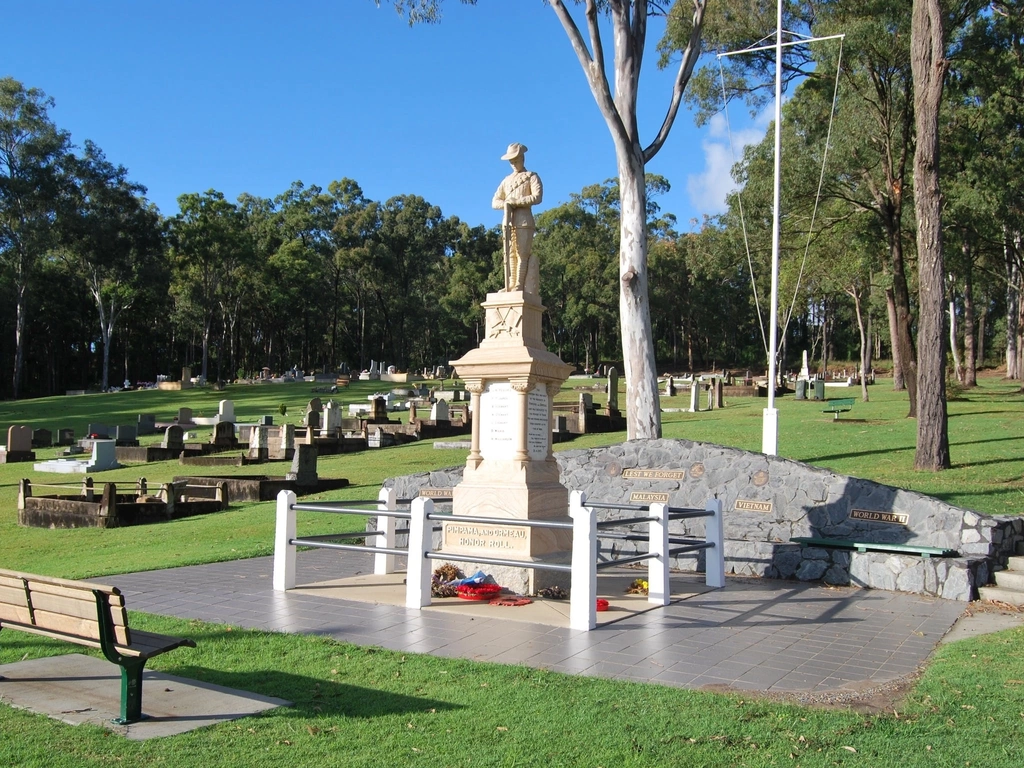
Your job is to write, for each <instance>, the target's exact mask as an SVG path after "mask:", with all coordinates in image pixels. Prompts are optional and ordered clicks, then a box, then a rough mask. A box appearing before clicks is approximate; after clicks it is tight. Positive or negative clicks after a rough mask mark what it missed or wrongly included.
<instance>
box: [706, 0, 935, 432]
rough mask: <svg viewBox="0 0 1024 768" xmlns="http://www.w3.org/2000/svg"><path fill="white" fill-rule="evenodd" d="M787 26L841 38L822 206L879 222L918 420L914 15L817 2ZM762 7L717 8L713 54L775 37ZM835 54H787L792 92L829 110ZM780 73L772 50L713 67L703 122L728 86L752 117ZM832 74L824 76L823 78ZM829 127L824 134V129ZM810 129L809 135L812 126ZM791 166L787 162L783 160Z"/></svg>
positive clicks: (897, 342)
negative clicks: (774, 72) (911, 208)
mask: <svg viewBox="0 0 1024 768" xmlns="http://www.w3.org/2000/svg"><path fill="white" fill-rule="evenodd" d="M784 9H785V10H784V21H783V25H784V26H785V27H786V29H789V30H793V31H796V32H799V33H807V34H813V35H827V34H836V33H844V34H845V35H846V39H845V43H844V56H843V63H842V68H841V70H840V85H839V87H840V91H841V94H842V96H841V98H840V100H839V104H838V108H837V110H836V116H835V125H834V127H833V130H832V149H831V159H830V161H829V164H830V166H831V167H834V168H837V169H839V171H838V172H837V173H835V174H832V173H830V174H828V176H827V177H826V184H825V188H824V190H823V195H824V197H825V198H835V199H837V200H842V201H845V202H846V204H847V205H848V206H849V207H850V208H851V210H852V211H855V212H860V213H862V214H864V215H867V216H870V217H873V218H875V219H877V222H878V225H879V228H880V231H881V232H882V233H883V235H884V239H883V243H884V253H882V252H880V253H879V258H880V259H881V264H882V267H883V269H884V272H885V278H886V283H887V287H886V299H887V305H888V310H889V318H890V323H889V325H890V333H891V337H890V338H891V342H892V354H893V362H894V366H895V371H894V374H895V375H894V385H895V386H896V387H897V388H903V386H904V385H905V386H906V388H907V390H908V395H909V400H910V409H909V415H911V416H913V415H915V414H916V412H917V382H916V376H915V370H916V362H915V361H916V357H915V349H914V341H913V336H912V326H913V316H912V312H911V299H910V288H909V285H910V280H909V277H908V266H907V258H906V254H905V251H906V246H907V245H908V242H909V237H908V226H907V224H906V223H905V221H904V206H905V203H906V202H907V201H908V200H909V199H910V198H909V197H908V195H909V194H910V189H911V178H910V160H911V157H912V154H913V146H914V145H913V132H914V131H913V129H914V116H913V78H912V72H911V65H910V45H909V37H910V20H911V15H910V8H909V7H908V6H907V5H906V4H902V3H895V2H892V1H891V0H860V1H859V2H856V3H853V2H846V1H844V0H815V1H813V2H804V3H796V2H787V3H785V5H784ZM767 10H768V9H767V8H766V7H762V4H756V3H750V2H748V0H725V1H723V2H720V3H717V4H715V5H714V6H713V11H712V13H711V14H709V17H708V22H707V24H706V31H705V39H706V41H707V43H708V45H711V46H714V47H716V48H718V49H720V50H736V49H739V48H743V47H746V46H749V45H751V44H753V43H755V42H757V41H758V40H760V39H762V38H763V37H764V36H765V35H767V34H769V33H771V32H773V31H774V28H775V16H774V14H769V13H767ZM837 51H838V46H837V45H836V44H824V43H818V44H816V45H815V46H814V47H809V46H794V47H791V48H787V49H786V55H785V57H784V59H783V67H784V73H785V81H786V83H787V84H791V83H794V82H801V90H802V91H803V94H802V95H803V98H804V99H806V100H810V99H811V98H812V97H813V98H815V99H816V100H817V102H818V104H819V107H818V112H819V115H821V114H823V115H824V116H826V117H827V115H828V111H827V110H826V111H824V112H823V111H822V105H827V106H828V107H831V101H832V82H831V79H830V76H831V75H832V74H833V73H835V71H836V67H837V64H838V61H837V55H836V54H837ZM773 66H774V52H773V51H772V50H767V51H760V52H755V53H751V54H748V55H745V56H735V57H730V58H729V59H728V60H727V61H726V64H725V67H724V73H723V74H724V77H720V73H719V70H718V68H717V67H714V68H712V67H707V68H705V69H703V70H701V71H700V72H699V73H698V75H697V76H696V78H695V82H694V85H695V88H694V89H693V93H694V97H695V99H694V100H695V101H696V103H697V104H698V106H699V107H700V110H701V111H700V112H699V114H698V120H704V119H707V118H708V117H709V116H710V114H712V113H713V111H715V110H717V109H718V108H719V105H720V104H721V98H722V97H721V91H720V89H719V86H718V83H719V80H720V79H724V81H725V85H726V89H727V91H728V93H729V94H730V98H732V97H739V98H745V99H746V100H747V101H748V103H750V104H751V106H752V107H760V106H762V105H764V104H765V103H766V101H767V99H768V98H770V96H771V94H770V93H769V92H768V90H767V88H766V85H767V84H768V82H769V79H768V73H769V72H770V71H771V69H770V68H771V67H773ZM826 73H827V74H826ZM826 123H827V121H826V122H825V123H821V122H820V121H819V124H820V125H821V126H823V125H824V124H826ZM804 127H805V128H807V127H810V124H809V123H806V124H805V126H804ZM784 158H785V154H784Z"/></svg>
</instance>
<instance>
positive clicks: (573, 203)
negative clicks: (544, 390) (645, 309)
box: [534, 180, 619, 370]
mask: <svg viewBox="0 0 1024 768" xmlns="http://www.w3.org/2000/svg"><path fill="white" fill-rule="evenodd" d="M617 197H618V193H617V189H616V188H615V184H614V182H613V181H611V180H610V181H606V182H605V183H604V185H597V184H594V185H590V186H588V187H585V188H584V189H583V190H582V191H581V192H580V193H574V194H573V195H572V196H571V198H570V201H569V202H567V203H563V204H562V205H559V206H556V207H554V208H550V209H548V210H546V211H544V212H543V213H542V214H540V215H539V216H538V217H537V239H536V240H535V241H534V253H535V254H537V256H538V257H539V258H540V265H541V293H542V295H543V297H544V303H545V304H546V305H547V306H548V320H549V323H550V326H551V333H552V337H553V341H554V343H555V347H556V349H557V350H558V351H559V354H564V352H563V350H565V349H566V348H568V349H569V350H571V356H572V358H573V362H574V363H582V364H583V366H584V367H585V368H587V369H590V370H593V369H594V368H596V367H597V364H598V362H599V361H600V359H601V358H602V357H603V356H606V355H607V352H608V351H609V348H613V347H612V345H610V344H605V343H602V342H603V340H604V338H605V337H606V336H611V337H612V339H611V340H612V341H614V340H615V338H614V317H615V308H616V305H615V302H616V298H617V297H616V291H615V282H616V270H615V255H616V254H617V253H618V250H619V247H618V246H619V244H618V227H617V226H616V223H617V222H616V219H617V216H616V210H615V209H616V204H617ZM581 348H582V360H581Z"/></svg>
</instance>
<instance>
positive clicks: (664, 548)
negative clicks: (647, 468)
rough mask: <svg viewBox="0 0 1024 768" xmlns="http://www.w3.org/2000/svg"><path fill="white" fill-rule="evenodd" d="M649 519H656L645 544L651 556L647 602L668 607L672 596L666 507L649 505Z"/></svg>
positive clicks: (648, 568)
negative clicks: (648, 539)
mask: <svg viewBox="0 0 1024 768" xmlns="http://www.w3.org/2000/svg"><path fill="white" fill-rule="evenodd" d="M651 517H654V518H657V519H656V520H652V521H651V522H650V528H649V537H650V541H649V542H648V544H647V551H648V553H650V555H651V559H650V560H648V561H647V602H649V603H655V604H657V605H668V603H669V597H670V596H671V594H672V590H671V589H670V587H669V575H668V505H667V504H660V503H659V504H651Z"/></svg>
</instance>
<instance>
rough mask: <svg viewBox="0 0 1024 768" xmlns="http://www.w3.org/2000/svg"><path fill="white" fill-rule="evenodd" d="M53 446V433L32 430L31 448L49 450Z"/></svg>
mask: <svg viewBox="0 0 1024 768" xmlns="http://www.w3.org/2000/svg"><path fill="white" fill-rule="evenodd" d="M52 445H53V433H52V432H50V430H48V429H33V430H32V447H33V448H49V447H51V446H52Z"/></svg>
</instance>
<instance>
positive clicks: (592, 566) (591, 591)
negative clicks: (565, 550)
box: [569, 491, 597, 632]
mask: <svg viewBox="0 0 1024 768" xmlns="http://www.w3.org/2000/svg"><path fill="white" fill-rule="evenodd" d="M586 500H587V495H586V494H585V493H583V491H572V492H571V493H570V494H569V516H570V517H571V518H572V522H573V526H572V583H571V585H570V590H569V628H570V629H579V630H583V631H584V632H589V631H590V630H592V629H594V627H596V626H597V517H596V516H595V515H594V510H592V509H589V508H587V507H585V506H583V504H584V502H586Z"/></svg>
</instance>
